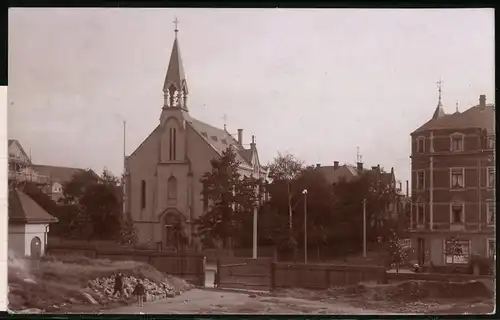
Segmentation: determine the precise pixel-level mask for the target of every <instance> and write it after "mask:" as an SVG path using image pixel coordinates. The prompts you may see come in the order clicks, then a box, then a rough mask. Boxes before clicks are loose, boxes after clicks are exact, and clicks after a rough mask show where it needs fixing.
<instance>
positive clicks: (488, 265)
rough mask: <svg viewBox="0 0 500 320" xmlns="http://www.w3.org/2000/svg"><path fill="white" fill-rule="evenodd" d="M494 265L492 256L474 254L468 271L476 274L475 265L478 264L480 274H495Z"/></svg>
mask: <svg viewBox="0 0 500 320" xmlns="http://www.w3.org/2000/svg"><path fill="white" fill-rule="evenodd" d="M494 265H495V262H494V261H493V259H492V258H488V257H485V256H481V255H473V256H471V258H470V260H469V264H468V267H467V271H468V273H469V274H474V266H478V267H479V274H480V275H491V274H493V269H494Z"/></svg>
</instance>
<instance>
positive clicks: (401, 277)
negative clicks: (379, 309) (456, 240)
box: [386, 272, 495, 282]
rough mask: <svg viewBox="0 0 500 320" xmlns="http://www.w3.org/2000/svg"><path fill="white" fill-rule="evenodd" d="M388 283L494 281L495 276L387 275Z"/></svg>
mask: <svg viewBox="0 0 500 320" xmlns="http://www.w3.org/2000/svg"><path fill="white" fill-rule="evenodd" d="M386 277H387V281H388V282H398V281H408V280H422V281H451V282H462V281H474V280H491V281H494V280H495V276H488V275H483V276H477V275H472V274H440V273H392V272H391V273H387V276H386Z"/></svg>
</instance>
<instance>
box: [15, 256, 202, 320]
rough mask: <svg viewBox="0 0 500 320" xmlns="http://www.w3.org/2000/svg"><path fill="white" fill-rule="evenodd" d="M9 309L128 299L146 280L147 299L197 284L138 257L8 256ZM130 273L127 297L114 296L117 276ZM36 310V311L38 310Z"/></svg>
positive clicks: (58, 307)
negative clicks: (138, 280)
mask: <svg viewBox="0 0 500 320" xmlns="http://www.w3.org/2000/svg"><path fill="white" fill-rule="evenodd" d="M8 269H9V271H8V290H9V293H8V298H9V309H10V310H12V311H21V310H25V309H31V310H39V311H50V312H54V311H58V310H61V309H63V310H65V309H66V308H70V307H74V306H78V305H96V306H98V307H101V306H102V307H104V306H107V305H109V304H111V303H123V304H126V303H129V302H130V301H131V298H132V297H131V292H132V288H133V286H134V284H135V282H136V281H137V279H141V280H143V282H144V285H145V287H146V290H147V293H148V300H156V299H159V298H164V297H173V296H175V295H177V294H180V293H181V292H183V291H186V290H189V289H190V288H192V286H191V285H190V284H189V283H187V282H186V281H184V280H182V279H179V278H175V277H172V276H166V275H164V274H163V273H161V272H160V271H158V270H156V269H155V268H154V267H152V266H151V265H149V264H146V263H142V262H135V261H110V260H93V259H89V258H85V257H57V258H55V257H45V258H43V259H41V260H31V259H24V258H16V257H11V256H9V265H8ZM117 272H120V273H122V274H124V275H125V277H124V287H125V293H126V296H125V297H124V298H115V297H112V293H113V286H114V278H113V275H114V274H115V273H117ZM33 312H35V311H33Z"/></svg>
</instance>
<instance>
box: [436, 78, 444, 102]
mask: <svg viewBox="0 0 500 320" xmlns="http://www.w3.org/2000/svg"><path fill="white" fill-rule="evenodd" d="M436 83H437V85H438V92H439V98H438V99H439V100H438V106H441V105H442V102H441V91H442V88H443V81H442V80H439V81H438V82H436Z"/></svg>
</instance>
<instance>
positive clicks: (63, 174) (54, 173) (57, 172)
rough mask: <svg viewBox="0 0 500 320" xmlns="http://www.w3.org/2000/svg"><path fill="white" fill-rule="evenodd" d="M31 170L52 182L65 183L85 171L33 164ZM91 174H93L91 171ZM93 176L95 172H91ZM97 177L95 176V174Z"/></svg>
mask: <svg viewBox="0 0 500 320" xmlns="http://www.w3.org/2000/svg"><path fill="white" fill-rule="evenodd" d="M33 169H34V170H35V171H37V172H38V173H39V174H41V175H44V176H48V177H50V178H51V179H52V180H53V181H56V182H59V183H65V182H69V181H71V179H72V178H73V176H75V175H76V174H80V173H83V172H85V171H87V170H85V169H81V168H70V167H58V166H47V165H40V164H34V165H33ZM91 172H93V171H92V170H91ZM93 173H94V174H95V172H93ZM96 176H97V174H96Z"/></svg>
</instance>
